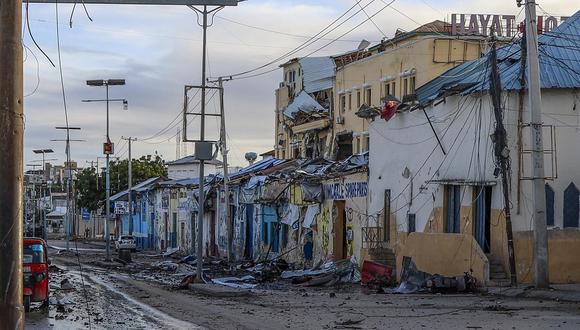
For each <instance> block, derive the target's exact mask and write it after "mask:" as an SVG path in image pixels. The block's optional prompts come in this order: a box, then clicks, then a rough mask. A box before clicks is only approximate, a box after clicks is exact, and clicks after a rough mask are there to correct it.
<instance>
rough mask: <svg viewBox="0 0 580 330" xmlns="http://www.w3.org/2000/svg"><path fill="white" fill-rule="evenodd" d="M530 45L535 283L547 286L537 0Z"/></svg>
mask: <svg viewBox="0 0 580 330" xmlns="http://www.w3.org/2000/svg"><path fill="white" fill-rule="evenodd" d="M526 45H527V52H528V58H527V62H528V107H529V108H530V114H531V120H530V129H531V144H532V168H533V171H532V186H533V200H534V203H533V205H532V207H533V208H534V214H533V219H534V256H535V258H534V261H535V271H536V272H535V274H536V276H535V284H536V287H538V288H547V287H548V286H549V281H548V265H549V264H548V228H547V223H546V191H545V190H544V189H545V185H546V179H545V177H544V139H543V136H542V96H541V91H540V61H539V58H538V21H537V16H536V1H535V0H527V1H526Z"/></svg>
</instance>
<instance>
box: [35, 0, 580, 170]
mask: <svg viewBox="0 0 580 330" xmlns="http://www.w3.org/2000/svg"><path fill="white" fill-rule="evenodd" d="M384 1H385V2H386V0H384ZM389 1H390V0H389ZM369 2H373V3H371V4H370V5H369V6H368V7H367V8H366V11H367V13H368V14H369V15H373V14H374V13H376V12H377V11H379V10H380V9H381V7H383V6H384V3H383V0H374V1H373V0H363V1H361V4H362V5H363V6H364V5H365V4H367V3H369ZM355 3H356V0H321V1H314V0H312V1H298V0H295V1H291V0H269V1H268V0H248V1H246V2H243V3H241V4H240V5H239V6H238V7H228V8H225V9H223V10H222V11H220V12H219V13H218V14H217V17H216V18H215V21H214V25H213V26H212V27H210V28H209V29H208V64H209V65H208V72H209V75H210V76H217V75H227V74H232V73H237V72H240V71H244V70H247V69H252V68H254V67H256V66H259V65H261V64H264V63H266V62H268V61H271V60H273V59H275V58H277V57H278V56H280V55H281V54H283V53H285V52H287V51H289V50H291V49H293V48H294V47H296V46H298V45H300V44H301V43H302V42H304V41H306V40H307V38H305V37H303V36H311V35H314V34H316V33H317V32H318V31H320V30H321V29H322V28H324V27H325V26H326V25H328V24H329V23H330V22H332V21H333V20H334V19H335V18H337V17H338V16H340V15H341V14H342V13H343V12H344V11H346V10H347V9H348V8H350V7H351V6H352V5H354V4H355ZM540 3H541V9H539V10H538V13H539V14H541V13H542V11H545V12H547V13H550V14H551V15H555V16H570V15H572V14H573V13H574V12H575V11H576V10H578V8H577V6H575V5H574V3H575V1H562V0H542V1H541V2H540ZM392 6H393V7H394V8H396V9H397V10H398V11H400V12H402V13H403V14H405V15H407V16H409V17H405V16H404V15H403V14H401V13H399V12H397V11H395V10H392V9H390V8H387V9H385V10H383V11H382V12H380V13H379V14H378V15H376V16H375V17H374V18H373V20H374V21H375V23H376V24H377V25H378V27H379V28H380V30H381V31H382V32H381V31H379V29H377V27H375V26H374V25H373V24H372V23H371V22H367V23H365V24H363V25H362V26H360V27H359V28H357V29H356V30H354V31H353V32H351V33H350V34H348V35H346V36H344V37H343V38H342V39H343V40H339V41H337V42H335V43H333V44H331V45H329V46H328V47H326V48H325V49H324V50H322V51H320V52H318V53H317V55H330V54H336V53H340V52H343V51H347V50H351V49H354V48H356V46H357V45H358V43H359V42H360V40H362V39H366V40H369V41H371V42H373V43H376V42H378V41H379V40H380V39H381V38H382V37H383V33H384V34H385V35H387V36H392V35H393V34H394V32H395V31H396V29H397V28H402V29H404V30H412V29H414V28H416V27H417V26H418V23H421V24H423V23H427V22H430V21H433V20H435V19H442V20H443V19H445V18H446V17H450V15H451V13H487V14H512V15H517V14H518V13H520V9H519V8H517V7H516V1H515V0H508V1H502V0H485V1H483V0H472V1H449V0H437V1H436V0H399V1H395V2H394V3H393V5H392ZM87 9H88V12H89V14H90V16H91V17H92V19H93V21H92V22H91V21H89V20H88V19H87V17H86V15H85V13H84V10H83V8H82V7H81V6H77V8H76V10H75V13H74V16H73V24H72V28H70V26H69V19H70V16H71V11H72V6H70V5H59V13H60V15H59V28H60V35H61V50H62V52H61V53H62V67H63V72H64V85H65V92H66V93H65V95H66V99H67V105H68V113H69V122H70V125H71V126H80V127H81V128H82V130H81V131H79V132H75V131H73V132H72V134H71V138H73V139H83V140H86V142H73V144H72V149H71V150H72V158H73V160H76V161H78V163H79V166H86V163H85V161H91V160H96V159H97V157H101V156H103V155H102V142H104V140H105V104H103V103H92V104H87V103H82V102H81V100H82V99H102V98H104V96H105V90H104V89H103V88H98V87H88V86H86V84H85V81H86V80H88V79H108V78H124V79H126V80H127V85H126V86H120V87H111V92H110V96H111V98H126V99H128V100H129V110H127V111H125V110H123V107H122V105H121V104H120V103H116V104H115V103H112V105H111V110H110V118H111V120H110V130H111V134H110V136H111V140H112V141H113V142H119V140H120V137H121V136H132V137H137V138H141V139H143V138H148V137H151V136H154V135H155V134H156V133H158V132H159V131H160V130H161V129H163V128H165V127H167V126H168V125H169V124H170V123H171V122H172V120H174V119H175V118H176V116H178V114H179V113H180V111H181V108H182V106H183V89H184V85H188V84H193V85H195V84H199V83H200V81H201V38H202V31H201V28H200V27H199V26H198V25H197V24H196V15H195V13H194V12H193V11H192V10H191V9H189V8H187V7H175V6H126V5H123V6H121V5H118V6H112V5H87ZM353 13H354V11H353ZM29 18H30V20H29V23H30V27H31V30H32V33H33V35H34V37H35V39H36V41H37V42H38V44H39V45H40V46H41V47H42V49H43V50H44V51H45V52H46V53H47V54H48V56H49V57H50V58H51V59H52V60H53V61H54V62H55V63H56V64H57V66H58V61H57V60H58V57H57V44H56V15H55V5H54V4H52V5H30V13H29ZM366 19H367V18H366V16H365V14H364V13H362V12H361V13H359V14H358V15H356V16H355V17H353V18H352V19H351V20H349V21H348V22H347V23H345V24H343V25H342V26H341V27H339V28H337V29H336V30H335V31H334V32H332V33H331V34H329V35H328V36H327V37H326V38H329V39H332V38H336V37H338V36H340V35H342V34H343V33H345V32H346V31H348V30H350V29H351V28H353V27H354V26H356V25H358V24H359V23H361V22H363V21H364V20H366ZM231 20H234V21H236V22H240V23H243V24H245V25H251V26H255V27H258V28H261V29H267V30H272V31H279V32H283V33H285V34H280V33H274V32H266V31H262V30H259V29H256V28H250V27H247V26H244V25H240V24H236V23H233V22H232V21H231ZM521 20H523V13H521V14H520V15H519V18H518V21H521ZM288 34H291V35H288ZM23 40H24V44H25V45H26V46H27V47H28V48H29V50H28V49H25V63H24V67H25V88H24V94H25V95H26V97H25V103H24V105H25V110H24V111H25V116H26V117H25V141H24V142H25V160H26V164H30V163H31V162H33V161H34V160H37V159H40V157H38V156H37V155H35V154H33V152H32V149H36V148H52V149H54V150H55V154H53V155H49V156H47V158H57V159H58V160H57V161H52V162H53V163H62V162H63V161H64V160H65V158H66V156H65V153H64V149H65V148H64V143H62V142H51V141H50V140H51V139H62V138H64V132H63V131H57V130H55V128H54V127H55V126H62V125H64V123H65V119H64V118H65V117H64V108H63V98H62V90H61V87H60V80H59V71H58V69H57V68H54V67H52V66H51V65H50V63H49V62H48V60H47V59H46V58H44V56H43V55H41V53H40V51H39V50H38V49H37V48H36V47H35V46H34V44H33V42H32V40H31V38H30V36H29V35H28V31H26V32H25V34H24V37H23ZM328 42H329V40H327V39H325V40H321V41H319V42H317V43H315V44H314V45H312V46H310V47H307V48H306V49H304V50H303V51H301V52H299V53H297V54H296V55H294V56H300V55H305V54H307V53H309V52H311V51H313V50H315V49H318V48H320V47H321V46H323V45H325V44H326V43H328ZM33 54H34V55H35V56H36V59H35V57H34V55H33ZM280 63H281V62H280ZM275 67H276V66H270V67H268V69H273V68H275ZM281 76H282V75H281V70H280V69H279V70H276V71H274V72H272V73H269V74H266V75H262V76H259V77H256V78H252V79H246V80H239V81H232V82H228V83H226V85H225V87H226V92H225V93H226V96H225V106H226V115H227V129H228V135H229V140H228V144H229V149H230V155H231V156H230V159H231V162H232V163H233V164H234V165H244V164H245V163H246V162H245V160H244V154H245V153H246V152H248V151H255V152H258V153H262V152H265V151H268V150H271V149H272V148H273V144H274V136H273V135H274V108H275V102H274V90H275V89H276V87H277V85H278V83H279V82H280V81H281V79H282V77H281ZM210 95H211V94H210ZM196 101H199V97H196V98H195V99H194V101H193V102H194V103H195V102H196ZM215 101H217V97H216V98H215V99H212V100H211V102H210V104H209V107H210V108H211V109H213V108H214V107H215V106H216V105H217V103H216V102H215ZM211 109H210V110H211ZM179 123H180V119H178V120H177V121H175V122H174V123H173V124H172V125H170V126H169V128H170V129H169V130H168V131H167V132H165V133H164V134H161V135H160V136H159V137H156V138H153V139H150V140H148V141H146V142H148V143H145V142H139V141H138V142H135V143H134V147H133V157H139V156H141V155H146V154H154V153H155V152H158V153H159V154H161V155H162V156H163V158H164V159H166V160H173V159H175V157H176V142H175V138H174V136H175V134H176V133H177V129H178V128H179V127H181V125H176V126H175V127H172V126H173V125H175V124H179ZM217 127H218V126H217V123H216V122H215V121H214V120H210V121H209V122H208V125H207V129H208V132H209V133H212V134H213V133H215V132H216V131H217ZM188 134H189V135H190V137H193V136H197V135H198V134H199V132H198V131H196V129H195V128H192V129H191V130H190V131H189V133H188ZM152 143H155V144H152ZM124 145H125V143H124V142H120V143H118V144H117V145H116V149H117V153H118V154H117V156H120V157H127V153H126V149H127V148H126V146H124ZM187 148H188V153H192V151H193V145H192V144H191V143H189V144H188V146H187ZM182 156H183V153H182Z"/></svg>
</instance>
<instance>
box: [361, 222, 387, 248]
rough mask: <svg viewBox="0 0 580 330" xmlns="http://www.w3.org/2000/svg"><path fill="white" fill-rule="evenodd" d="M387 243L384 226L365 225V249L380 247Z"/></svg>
mask: <svg viewBox="0 0 580 330" xmlns="http://www.w3.org/2000/svg"><path fill="white" fill-rule="evenodd" d="M385 245H386V241H385V239H384V235H383V227H363V228H362V247H363V249H370V250H372V249H380V248H383V247H384V246H385Z"/></svg>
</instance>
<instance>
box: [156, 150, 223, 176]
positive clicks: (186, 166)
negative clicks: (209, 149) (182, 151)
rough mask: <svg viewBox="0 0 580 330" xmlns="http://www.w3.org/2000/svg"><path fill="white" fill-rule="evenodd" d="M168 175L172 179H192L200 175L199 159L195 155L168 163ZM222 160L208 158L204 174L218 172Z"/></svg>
mask: <svg viewBox="0 0 580 330" xmlns="http://www.w3.org/2000/svg"><path fill="white" fill-rule="evenodd" d="M166 165H167V176H168V177H169V179H172V180H180V179H190V178H197V177H199V160H198V159H196V158H195V156H193V155H192V156H187V157H183V158H181V159H178V160H174V161H172V162H168V163H166ZM221 165H222V162H220V161H219V160H217V159H214V160H206V161H205V163H204V174H205V175H210V174H216V173H218V168H220V167H221Z"/></svg>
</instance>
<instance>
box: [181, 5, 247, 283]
mask: <svg viewBox="0 0 580 330" xmlns="http://www.w3.org/2000/svg"><path fill="white" fill-rule="evenodd" d="M236 3H237V1H236ZM226 5H228V4H227V3H226V2H224V4H223V5H217V6H216V7H215V8H213V9H210V10H208V8H207V7H208V6H207V5H204V6H203V10H201V9H197V8H195V7H194V6H188V7H189V8H190V9H192V10H193V11H195V12H196V13H198V14H201V15H202V17H203V19H202V24H200V25H201V27H202V29H203V38H202V63H201V110H200V113H199V116H200V133H199V140H193V142H195V157H196V159H197V160H198V161H199V192H198V194H199V197H198V205H199V211H198V218H197V242H196V243H197V253H196V254H197V272H196V280H197V281H198V282H203V277H202V274H203V270H202V268H203V218H204V213H205V212H204V211H205V210H204V205H205V196H204V186H205V182H204V181H205V180H204V179H205V173H204V170H205V168H204V167H205V161H206V160H211V159H212V158H213V152H212V148H213V143H212V142H210V141H206V139H205V117H206V101H205V100H206V91H207V89H208V87H207V79H206V66H207V28H208V20H207V16H208V15H209V14H213V15H215V14H216V13H217V12H218V11H220V10H221V9H222V8H223V7H224V6H226ZM186 91H187V88H186ZM186 94H187V93H186ZM185 99H186V100H187V95H185ZM183 117H184V120H183V141H184V142H191V140H188V139H187V106H186V107H185V108H184V112H183ZM191 230H192V237H193V226H192V228H191ZM192 244H193V239H192ZM192 248H193V247H192Z"/></svg>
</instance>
